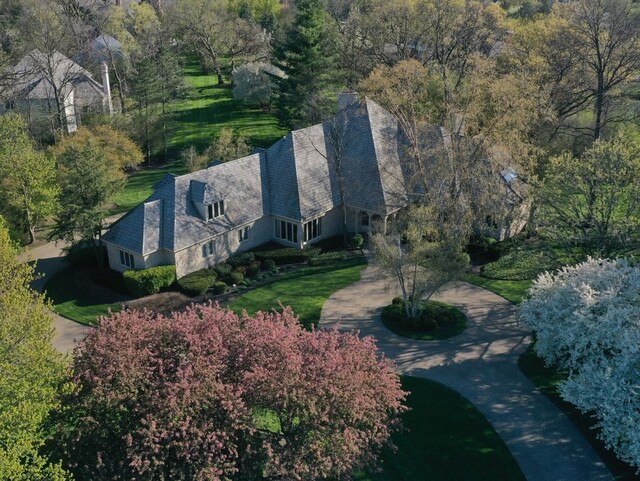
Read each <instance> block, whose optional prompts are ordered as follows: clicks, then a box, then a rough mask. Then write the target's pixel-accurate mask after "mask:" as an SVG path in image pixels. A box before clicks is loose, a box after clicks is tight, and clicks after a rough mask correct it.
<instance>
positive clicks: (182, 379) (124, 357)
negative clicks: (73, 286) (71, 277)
mask: <svg viewBox="0 0 640 481" xmlns="http://www.w3.org/2000/svg"><path fill="white" fill-rule="evenodd" d="M73 373H74V375H73V381H74V383H75V386H76V389H75V390H74V391H73V392H72V393H70V394H69V396H68V397H66V398H65V399H64V414H63V417H62V423H61V425H60V430H59V445H60V446H61V447H62V448H63V453H64V459H65V463H66V464H67V465H68V466H69V469H70V470H71V471H72V472H73V473H74V475H75V476H76V480H78V481H82V480H100V479H113V477H114V476H121V477H124V478H127V479H131V478H136V479H139V480H152V479H153V480H167V481H168V480H172V481H176V480H191V479H207V480H212V481H213V480H223V479H237V480H242V479H267V480H278V479H283V478H285V477H286V478H289V479H291V478H293V479H306V480H315V479H326V478H340V477H342V476H345V475H348V474H350V473H352V472H353V470H355V469H358V468H364V467H370V466H372V465H373V464H375V461H376V459H377V454H378V452H379V450H380V448H381V447H382V446H384V445H386V444H388V442H389V437H390V435H391V433H392V432H394V431H395V430H397V429H398V428H399V419H398V415H399V414H400V413H401V412H402V411H403V410H404V409H405V408H404V407H403V406H402V401H403V399H404V397H405V393H404V392H403V391H402V390H401V388H400V383H399V378H398V376H397V375H396V374H395V373H394V372H393V369H392V367H391V366H390V364H389V363H388V362H387V361H385V360H384V359H382V358H381V357H380V356H379V354H378V353H377V351H376V348H375V343H374V341H373V339H371V338H364V339H361V338H359V337H358V335H357V334H354V333H339V332H338V331H336V330H332V331H320V330H319V331H307V330H305V329H304V328H303V327H302V326H301V325H300V323H299V322H298V320H297V318H296V317H295V316H294V314H293V312H292V311H291V309H289V308H286V309H284V310H283V312H282V313H276V312H272V313H263V312H259V313H257V314H256V315H255V316H254V317H249V316H247V315H246V314H245V315H243V316H242V317H238V316H237V315H236V314H234V313H233V312H231V311H229V310H226V309H222V308H221V307H219V306H218V305H217V304H207V305H204V304H200V305H194V306H192V307H191V308H189V309H187V310H186V311H185V312H181V313H175V314H173V315H172V316H170V317H163V316H161V315H157V316H156V315H153V314H152V313H151V312H148V311H145V312H139V311H124V312H121V313H119V314H115V315H113V316H111V317H109V318H105V319H102V320H101V322H100V326H99V327H98V328H97V329H95V330H93V331H91V332H90V333H89V334H88V336H87V338H86V339H85V340H84V342H83V343H82V344H81V345H80V346H79V348H78V349H77V351H76V353H75V359H74V362H73Z"/></svg>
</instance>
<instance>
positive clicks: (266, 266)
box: [262, 259, 276, 271]
mask: <svg viewBox="0 0 640 481" xmlns="http://www.w3.org/2000/svg"><path fill="white" fill-rule="evenodd" d="M275 268H276V261H274V260H273V259H265V260H264V262H263V263H262V270H265V271H272V270H273V269H275Z"/></svg>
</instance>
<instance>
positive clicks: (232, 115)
mask: <svg viewBox="0 0 640 481" xmlns="http://www.w3.org/2000/svg"><path fill="white" fill-rule="evenodd" d="M183 70H184V76H185V83H186V85H187V98H186V99H184V100H181V101H178V102H175V104H174V105H173V112H174V126H175V128H174V132H173V135H172V136H171V138H170V139H169V158H170V160H169V162H168V163H166V164H164V165H161V166H152V167H144V168H142V169H141V170H140V172H137V173H135V174H133V175H131V176H130V177H129V179H128V180H127V183H126V185H125V188H124V190H123V191H122V192H120V193H119V194H118V195H117V196H116V198H115V199H114V204H115V205H114V207H113V208H112V209H111V211H110V212H109V215H113V214H119V213H122V212H127V211H128V210H131V209H132V208H133V207H135V206H136V205H138V204H139V203H140V202H142V201H143V200H145V199H146V198H147V197H149V195H151V188H152V187H153V185H154V184H156V183H157V182H158V181H159V180H161V179H162V178H163V177H164V176H165V175H167V174H169V173H172V174H177V175H181V174H185V173H186V169H185V168H184V166H183V165H182V162H180V160H178V157H179V155H180V151H182V150H183V149H185V148H186V147H189V146H190V145H194V146H196V147H197V148H198V150H200V151H202V150H204V149H205V148H206V147H207V146H208V145H209V144H210V143H211V140H212V138H213V135H214V134H217V133H218V132H219V131H220V130H222V129H223V128H225V127H229V128H232V129H234V130H235V131H236V132H237V133H240V134H242V135H243V136H245V137H246V138H247V139H248V141H249V144H250V145H252V146H254V147H269V146H270V145H271V144H273V143H275V142H276V141H277V140H278V139H279V138H280V137H282V136H283V135H284V134H285V133H286V131H285V130H283V129H282V128H281V127H280V126H279V125H278V119H277V118H276V115H275V114H274V113H273V112H267V111H264V110H262V109H260V108H258V107H253V106H249V105H247V104H245V103H244V102H240V101H237V100H234V99H233V93H232V90H231V87H230V86H228V85H225V86H222V87H220V86H218V85H217V82H218V81H217V78H216V76H215V75H207V74H205V73H203V72H202V69H201V67H200V64H199V63H198V62H197V60H195V59H189V60H188V62H187V63H186V64H185V66H184V69H183Z"/></svg>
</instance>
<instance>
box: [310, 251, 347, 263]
mask: <svg viewBox="0 0 640 481" xmlns="http://www.w3.org/2000/svg"><path fill="white" fill-rule="evenodd" d="M346 258H347V254H346V252H344V251H338V252H326V253H324V254H318V255H317V256H315V257H313V258H311V259H309V264H310V265H312V266H322V265H325V264H332V263H334V262H339V261H343V260H345V259H346Z"/></svg>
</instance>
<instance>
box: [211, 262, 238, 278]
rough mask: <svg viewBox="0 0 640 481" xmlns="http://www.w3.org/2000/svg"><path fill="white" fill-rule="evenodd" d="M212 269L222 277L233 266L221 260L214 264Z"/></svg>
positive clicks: (229, 271) (228, 272)
mask: <svg viewBox="0 0 640 481" xmlns="http://www.w3.org/2000/svg"><path fill="white" fill-rule="evenodd" d="M213 270H214V271H215V272H216V274H217V275H218V277H224V276H226V275H228V274H230V273H231V271H232V270H233V267H231V265H230V264H227V263H225V262H223V263H222V264H218V265H217V266H215V267H214V268H213Z"/></svg>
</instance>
